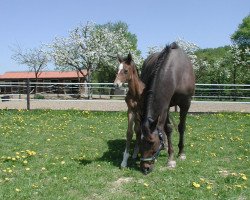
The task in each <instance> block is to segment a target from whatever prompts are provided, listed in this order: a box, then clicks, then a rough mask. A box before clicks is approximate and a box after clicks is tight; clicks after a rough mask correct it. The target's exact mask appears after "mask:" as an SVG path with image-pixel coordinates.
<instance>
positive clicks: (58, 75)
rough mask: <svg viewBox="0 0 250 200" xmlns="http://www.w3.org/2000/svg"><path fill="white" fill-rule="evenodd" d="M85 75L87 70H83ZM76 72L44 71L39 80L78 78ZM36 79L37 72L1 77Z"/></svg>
mask: <svg viewBox="0 0 250 200" xmlns="http://www.w3.org/2000/svg"><path fill="white" fill-rule="evenodd" d="M83 73H84V75H85V76H86V75H87V72H86V70H83ZM79 76H80V77H82V74H80V73H79ZM77 77H78V76H77V72H76V71H64V72H60V71H44V72H41V73H40V74H39V76H38V78H39V79H54V78H55V79H64V78H77ZM28 78H29V79H35V72H5V73H4V74H3V75H0V80H1V79H28Z"/></svg>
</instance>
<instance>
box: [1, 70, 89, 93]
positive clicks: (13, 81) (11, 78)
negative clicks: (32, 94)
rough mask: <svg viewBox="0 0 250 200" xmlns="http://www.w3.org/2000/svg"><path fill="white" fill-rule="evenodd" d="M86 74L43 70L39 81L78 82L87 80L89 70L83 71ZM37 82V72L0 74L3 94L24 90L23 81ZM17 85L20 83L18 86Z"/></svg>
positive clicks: (39, 90)
mask: <svg viewBox="0 0 250 200" xmlns="http://www.w3.org/2000/svg"><path fill="white" fill-rule="evenodd" d="M82 72H83V74H84V76H83V75H82V74H81V73H79V72H76V71H63V72H61V71H43V72H40V73H39V75H38V80H37V81H38V82H39V83H52V84H53V83H78V82H79V80H80V78H83V79H82V81H85V80H86V75H87V71H86V70H83V71H82ZM28 79H29V80H30V82H31V83H32V82H36V77H35V72H27V71H20V72H6V73H4V74H3V75H0V92H1V93H2V94H8V93H20V92H22V85H23V84H21V83H23V82H26V81H27V80H28ZM17 85H20V86H19V87H17ZM44 90H45V87H40V89H39V88H38V91H37V92H44Z"/></svg>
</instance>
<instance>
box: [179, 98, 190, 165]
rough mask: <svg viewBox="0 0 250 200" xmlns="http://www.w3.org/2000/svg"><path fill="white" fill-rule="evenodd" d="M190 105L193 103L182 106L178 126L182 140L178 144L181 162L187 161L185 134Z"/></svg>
mask: <svg viewBox="0 0 250 200" xmlns="http://www.w3.org/2000/svg"><path fill="white" fill-rule="evenodd" d="M190 104H191V102H190V101H188V102H187V103H186V104H185V105H183V106H180V123H179V125H178V131H179V134H180V138H179V144H178V147H179V153H178V156H179V158H180V159H181V160H185V159H186V155H185V153H184V132H185V129H186V118H187V112H188V109H189V107H190Z"/></svg>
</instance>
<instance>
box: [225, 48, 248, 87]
mask: <svg viewBox="0 0 250 200" xmlns="http://www.w3.org/2000/svg"><path fill="white" fill-rule="evenodd" d="M229 52H230V53H231V56H232V63H231V77H232V82H233V83H234V84H236V83H245V84H249V83H250V74H249V70H250V47H248V46H244V47H239V46H238V45H236V44H235V45H231V47H230V51H229Z"/></svg>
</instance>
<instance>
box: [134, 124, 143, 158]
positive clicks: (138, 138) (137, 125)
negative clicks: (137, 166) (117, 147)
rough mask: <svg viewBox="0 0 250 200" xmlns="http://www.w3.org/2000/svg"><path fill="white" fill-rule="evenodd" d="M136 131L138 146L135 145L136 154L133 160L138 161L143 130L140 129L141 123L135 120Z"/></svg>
mask: <svg viewBox="0 0 250 200" xmlns="http://www.w3.org/2000/svg"><path fill="white" fill-rule="evenodd" d="M134 122H135V123H134V124H135V125H134V131H135V134H136V144H135V148H134V153H133V156H132V158H133V159H136V158H137V155H138V153H139V143H140V140H141V129H140V122H139V121H138V120H136V119H135V120H134Z"/></svg>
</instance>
